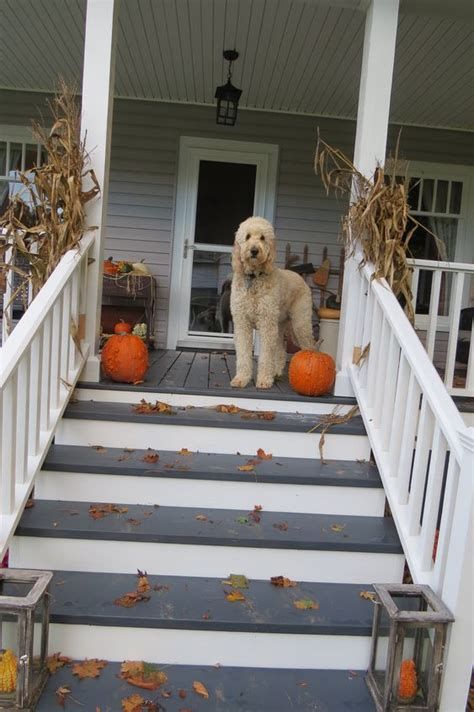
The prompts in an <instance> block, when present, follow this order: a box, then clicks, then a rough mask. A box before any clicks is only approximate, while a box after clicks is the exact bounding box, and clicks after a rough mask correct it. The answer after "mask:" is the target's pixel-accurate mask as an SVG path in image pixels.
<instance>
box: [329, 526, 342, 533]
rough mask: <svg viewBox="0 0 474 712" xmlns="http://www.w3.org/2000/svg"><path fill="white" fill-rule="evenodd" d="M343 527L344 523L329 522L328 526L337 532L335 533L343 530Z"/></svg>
mask: <svg viewBox="0 0 474 712" xmlns="http://www.w3.org/2000/svg"><path fill="white" fill-rule="evenodd" d="M345 528H346V525H345V524H331V526H330V527H329V529H330V530H331V531H332V532H337V533H338V532H342V531H344V529H345Z"/></svg>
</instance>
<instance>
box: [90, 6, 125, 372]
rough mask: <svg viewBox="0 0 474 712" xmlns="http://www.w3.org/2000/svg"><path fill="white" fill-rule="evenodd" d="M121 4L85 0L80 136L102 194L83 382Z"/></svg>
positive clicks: (95, 300) (94, 343) (98, 277)
mask: <svg viewBox="0 0 474 712" xmlns="http://www.w3.org/2000/svg"><path fill="white" fill-rule="evenodd" d="M118 2H119V0H87V15H86V34H85V42H84V72H83V78H82V116H81V135H82V139H83V140H84V139H85V141H86V150H88V151H89V154H90V166H89V167H90V168H93V170H94V172H95V175H96V177H97V180H98V182H99V185H100V189H101V192H100V195H99V196H98V198H96V199H95V200H91V201H90V202H89V203H87V206H86V218H87V224H88V225H94V226H96V227H97V229H96V230H95V231H94V234H95V242H94V248H93V252H92V255H91V256H92V257H93V259H94V262H92V263H91V264H90V265H89V268H88V273H87V294H86V299H85V309H86V326H85V335H84V339H85V341H86V342H87V343H88V344H89V346H90V352H89V358H88V359H87V363H86V365H85V367H84V370H83V372H82V376H81V378H82V379H83V380H87V381H98V380H99V376H100V360H99V356H98V354H99V334H100V310H101V302H102V262H103V259H104V241H105V226H106V220H107V202H108V192H109V165H110V145H111V135H112V114H113V104H114V96H113V95H114V74H115V38H116V25H117V22H116V20H117V13H118Z"/></svg>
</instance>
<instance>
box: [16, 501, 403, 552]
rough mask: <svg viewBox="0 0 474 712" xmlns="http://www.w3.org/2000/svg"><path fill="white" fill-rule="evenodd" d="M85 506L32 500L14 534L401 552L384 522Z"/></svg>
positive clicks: (152, 506) (379, 519) (391, 526)
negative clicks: (108, 510)
mask: <svg viewBox="0 0 474 712" xmlns="http://www.w3.org/2000/svg"><path fill="white" fill-rule="evenodd" d="M122 506H123V505H120V507H122ZM89 507H90V504H89V503H88V502H70V501H57V500H36V501H35V505H34V506H33V507H31V508H30V509H26V510H25V511H24V512H23V516H22V518H21V520H20V523H19V525H18V527H17V530H16V535H17V536H18V535H20V536H36V537H52V538H73V539H94V540H108V541H136V542H162V543H169V544H188V545H189V544H196V545H211V546H237V547H258V548H264V549H265V548H272V549H304V550H323V551H363V552H373V553H395V554H399V553H401V552H402V549H401V546H400V542H399V539H398V536H397V533H396V529H395V526H394V523H393V520H392V519H390V518H387V517H385V518H384V517H361V516H337V515H331V514H295V513H289V512H261V513H260V515H259V516H260V521H259V522H257V521H255V520H254V519H253V518H252V516H249V514H250V513H249V511H244V510H228V509H206V508H200V509H194V508H193V507H160V506H157V504H154V503H153V504H150V505H137V504H136V505H127V511H126V512H123V513H113V514H109V515H107V516H105V517H103V518H102V519H94V518H92V517H91V516H90V514H89ZM251 508H252V505H251V506H250V509H251ZM196 517H200V518H199V519H196ZM203 517H205V519H203Z"/></svg>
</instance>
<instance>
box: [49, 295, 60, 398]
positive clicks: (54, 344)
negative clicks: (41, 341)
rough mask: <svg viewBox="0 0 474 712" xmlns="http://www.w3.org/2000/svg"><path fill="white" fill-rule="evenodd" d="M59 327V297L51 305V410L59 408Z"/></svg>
mask: <svg viewBox="0 0 474 712" xmlns="http://www.w3.org/2000/svg"><path fill="white" fill-rule="evenodd" d="M61 327H62V304H61V299H60V298H59V299H57V300H56V304H55V305H54V307H53V329H52V335H51V376H50V378H51V381H50V389H51V401H50V407H51V409H53V410H56V408H59V389H60V386H61V381H60V380H59V365H60V356H59V349H60V345H61Z"/></svg>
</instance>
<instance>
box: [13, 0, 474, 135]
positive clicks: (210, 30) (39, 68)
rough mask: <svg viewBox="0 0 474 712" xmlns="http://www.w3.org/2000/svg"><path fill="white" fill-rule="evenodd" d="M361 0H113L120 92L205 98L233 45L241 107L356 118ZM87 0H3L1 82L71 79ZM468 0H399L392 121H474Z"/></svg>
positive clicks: (33, 86)
mask: <svg viewBox="0 0 474 712" xmlns="http://www.w3.org/2000/svg"><path fill="white" fill-rule="evenodd" d="M363 5H364V0H334V2H332V3H331V2H329V1H328V0H325V1H324V2H323V1H319V0H122V2H121V6H120V15H119V27H118V54H117V66H116V80H115V81H116V87H115V92H116V95H117V96H120V97H127V98H134V99H152V100H159V101H171V102H183V103H197V104H213V103H214V91H215V87H216V86H217V85H218V84H222V83H223V82H224V81H225V78H226V73H225V69H226V65H225V63H224V61H223V59H222V50H223V49H224V48H234V47H235V48H236V49H237V50H238V51H239V52H240V57H239V59H238V60H237V62H236V63H235V65H234V74H233V83H234V84H235V85H236V86H238V87H240V88H241V89H242V97H241V102H240V106H241V107H242V108H251V109H262V110H268V111H283V112H291V113H304V114H310V115H319V116H332V117H338V118H355V116H356V112H357V96H358V88H359V74H360V64H361V56H362V45H363V34H364V13H363V12H362V11H361V10H360V9H358V8H359V6H363ZM85 9H86V2H85V0H1V2H0V46H2V50H0V51H1V52H2V53H3V56H2V57H0V87H2V88H11V89H25V90H37V91H51V90H53V89H54V87H55V83H56V81H57V78H58V75H59V74H62V75H63V76H64V77H65V78H66V79H68V80H71V81H73V82H75V83H76V84H77V86H80V81H81V71H82V54H83V42H84V22H85ZM473 77H474V52H473V24H472V6H471V2H470V0H449V2H446V0H403V2H402V7H401V13H400V20H399V28H398V38H397V52H396V60H395V71H394V82H393V92H392V106H391V116H390V120H391V121H392V122H395V123H402V124H415V125H422V126H435V127H445V128H457V129H467V130H474V96H473V81H472V80H473Z"/></svg>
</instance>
